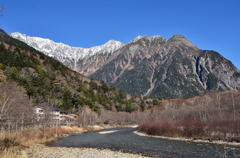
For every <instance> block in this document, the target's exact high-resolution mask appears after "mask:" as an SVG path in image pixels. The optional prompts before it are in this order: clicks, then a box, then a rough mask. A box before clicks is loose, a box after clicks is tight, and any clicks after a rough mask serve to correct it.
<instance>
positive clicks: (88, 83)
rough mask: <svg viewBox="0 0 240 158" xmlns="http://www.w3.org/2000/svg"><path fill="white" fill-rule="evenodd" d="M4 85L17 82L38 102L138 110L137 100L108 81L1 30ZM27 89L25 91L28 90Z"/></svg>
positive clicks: (0, 61) (0, 70) (0, 78)
mask: <svg viewBox="0 0 240 158" xmlns="http://www.w3.org/2000/svg"><path fill="white" fill-rule="evenodd" d="M0 81H1V83H0V84H4V83H10V82H15V83H17V85H18V86H19V87H22V88H23V89H24V90H23V91H22V93H25V92H26V94H27V96H28V98H29V100H30V101H31V102H32V103H33V104H34V105H48V106H57V107H60V108H61V109H64V110H74V109H78V108H80V107H82V106H85V105H87V106H89V107H90V108H91V109H92V110H94V111H99V110H100V109H106V110H113V111H128V112H131V111H133V110H137V109H138V108H139V106H138V104H136V101H137V99H135V98H132V97H131V96H130V95H126V94H125V93H123V92H122V91H121V90H119V89H117V88H115V87H113V86H109V85H107V84H105V83H102V82H98V81H94V80H91V79H89V78H87V77H85V76H83V75H80V74H79V73H77V72H74V71H72V70H70V69H69V68H67V67H66V66H64V65H63V64H61V63H60V62H58V61H56V60H55V59H53V58H51V57H48V56H46V55H44V54H43V53H41V52H39V51H37V50H35V49H34V48H32V47H29V46H28V45H27V44H25V43H23V42H21V41H19V40H16V39H13V38H12V37H10V36H9V35H7V34H6V33H5V32H4V31H3V30H0ZM24 91H25V92H24Z"/></svg>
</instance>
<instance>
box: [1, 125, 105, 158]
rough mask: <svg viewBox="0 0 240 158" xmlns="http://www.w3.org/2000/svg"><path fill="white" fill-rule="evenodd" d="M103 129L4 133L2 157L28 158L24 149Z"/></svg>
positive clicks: (60, 128) (30, 129) (75, 128)
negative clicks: (67, 136)
mask: <svg viewBox="0 0 240 158" xmlns="http://www.w3.org/2000/svg"><path fill="white" fill-rule="evenodd" d="M102 128H103V127H100V126H87V127H81V128H80V127H76V126H72V127H69V126H60V127H54V128H47V129H43V128H40V127H34V128H26V129H22V130H19V131H17V132H13V133H8V132H6V131H2V132H1V133H0V157H1V158H27V154H26V153H23V152H22V149H24V148H27V147H30V146H33V145H35V144H45V143H48V142H51V141H54V140H56V139H58V138H60V137H63V136H66V135H72V134H75V133H83V132H87V131H91V130H99V129H102Z"/></svg>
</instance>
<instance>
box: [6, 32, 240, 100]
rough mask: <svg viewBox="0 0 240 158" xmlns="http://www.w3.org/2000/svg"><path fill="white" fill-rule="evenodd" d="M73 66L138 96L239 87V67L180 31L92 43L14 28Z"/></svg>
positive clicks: (26, 39)
mask: <svg viewBox="0 0 240 158" xmlns="http://www.w3.org/2000/svg"><path fill="white" fill-rule="evenodd" d="M11 36H12V37H14V38H17V39H19V40H21V41H23V42H25V43H27V44H28V45H30V46H32V47H33V48H35V49H37V50H39V51H41V52H43V53H45V54H46V55H48V56H51V57H53V58H55V59H57V60H59V61H60V62H62V63H63V64H65V65H66V66H68V67H69V68H71V69H73V70H75V71H77V72H80V73H82V74H84V75H86V76H88V77H91V78H93V79H96V80H99V81H104V82H106V83H109V84H112V85H114V86H116V87H118V88H120V89H122V90H123V91H124V92H126V93H129V94H132V95H135V96H150V97H167V98H187V97H193V96H198V95H202V94H204V93H207V92H214V91H224V90H237V89H240V72H239V70H238V69H237V68H236V67H235V66H234V65H233V64H232V63H231V62H230V61H229V60H227V59H225V58H224V57H223V56H221V55H220V54H219V53H217V52H215V51H208V50H201V49H200V48H198V47H197V46H195V45H194V44H193V43H192V42H190V41H189V40H188V39H187V38H185V37H183V36H181V35H174V36H172V37H171V38H169V39H165V38H163V37H161V36H152V37H148V36H138V37H136V38H135V39H133V40H132V41H131V42H130V43H128V44H123V43H121V42H118V41H109V42H107V43H106V44H104V45H102V46H96V47H92V48H77V47H71V46H68V45H65V44H62V43H55V42H53V41H51V40H48V39H43V38H39V37H29V36H26V35H23V34H20V33H13V34H11Z"/></svg>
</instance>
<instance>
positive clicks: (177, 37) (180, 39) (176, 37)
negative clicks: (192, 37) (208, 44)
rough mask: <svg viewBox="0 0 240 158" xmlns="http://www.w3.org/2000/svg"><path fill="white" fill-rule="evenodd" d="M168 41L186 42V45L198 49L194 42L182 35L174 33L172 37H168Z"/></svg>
mask: <svg viewBox="0 0 240 158" xmlns="http://www.w3.org/2000/svg"><path fill="white" fill-rule="evenodd" d="M168 42H174V43H179V44H184V45H185V46H188V47H191V48H194V49H198V48H197V46H195V45H194V44H193V43H192V42H190V41H189V40H188V39H187V38H185V37H184V36H182V35H178V34H177V35H173V36H172V37H171V38H169V39H168Z"/></svg>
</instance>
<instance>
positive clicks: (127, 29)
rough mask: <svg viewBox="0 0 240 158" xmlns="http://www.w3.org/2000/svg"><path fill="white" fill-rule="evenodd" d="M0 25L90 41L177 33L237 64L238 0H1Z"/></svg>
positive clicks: (87, 44)
mask: <svg viewBox="0 0 240 158" xmlns="http://www.w3.org/2000/svg"><path fill="white" fill-rule="evenodd" d="M0 6H3V7H4V8H5V11H4V15H3V16H1V17H0V27H1V28H3V29H4V30H5V31H6V32H8V33H12V32H21V33H25V34H27V35H30V36H40V37H44V38H49V39H52V40H54V41H57V42H63V43H66V44H69V45H72V46H79V47H91V46H95V45H100V44H103V43H105V42H107V41H108V40H110V39H114V40H119V41H122V42H125V43H127V42H129V41H130V40H132V39H133V38H134V37H136V36H138V35H149V36H152V35H161V36H163V37H166V38H169V37H171V36H172V35H174V34H181V35H184V36H185V37H186V38H188V39H189V40H190V41H192V42H193V43H194V44H195V45H197V46H198V47H199V48H201V49H210V50H216V51H218V52H219V53H221V54H222V55H223V56H225V57H226V58H227V59H229V60H231V61H232V62H233V63H234V64H235V65H236V66H237V67H238V68H240V40H239V38H240V0H0Z"/></svg>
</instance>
